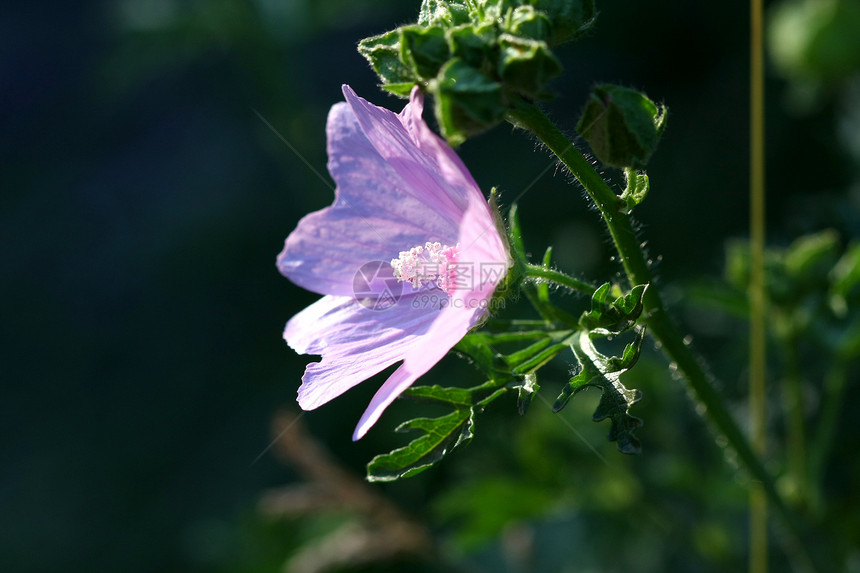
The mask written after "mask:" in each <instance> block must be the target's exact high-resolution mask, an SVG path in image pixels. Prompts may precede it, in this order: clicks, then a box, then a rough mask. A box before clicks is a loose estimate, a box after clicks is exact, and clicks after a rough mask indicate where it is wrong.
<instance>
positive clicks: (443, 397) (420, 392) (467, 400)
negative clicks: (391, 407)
mask: <svg viewBox="0 0 860 573" xmlns="http://www.w3.org/2000/svg"><path fill="white" fill-rule="evenodd" d="M498 389H499V384H498V383H497V382H494V381H492V380H490V381H489V382H485V383H484V384H481V385H480V386H474V387H472V388H456V387H446V386H439V385H438V384H434V385H433V386H412V387H410V388H407V389H406V390H404V391H403V396H404V397H406V398H414V399H416V400H418V401H421V402H429V403H437V404H451V405H453V406H457V407H465V408H471V407H472V406H473V405H474V404H478V403H480V402H481V401H482V400H484V399H485V398H487V397H488V396H492V395H493V394H494V393H495V392H496V391H497V390H498Z"/></svg>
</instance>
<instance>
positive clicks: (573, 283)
mask: <svg viewBox="0 0 860 573" xmlns="http://www.w3.org/2000/svg"><path fill="white" fill-rule="evenodd" d="M525 275H526V276H527V277H530V278H536V279H544V280H546V281H549V282H552V283H555V284H557V285H561V286H563V287H567V288H569V289H570V290H575V291H579V292H581V293H585V294H587V295H588V296H591V295H593V294H594V291H595V290H597V289H595V288H594V287H593V286H591V285H590V284H588V283H587V282H585V281H581V280H579V279H575V278H573V277H571V276H568V275H566V274H564V273H561V272H558V271H554V270H552V269H550V268H547V267H545V266H538V265H528V266H527V267H526V268H525Z"/></svg>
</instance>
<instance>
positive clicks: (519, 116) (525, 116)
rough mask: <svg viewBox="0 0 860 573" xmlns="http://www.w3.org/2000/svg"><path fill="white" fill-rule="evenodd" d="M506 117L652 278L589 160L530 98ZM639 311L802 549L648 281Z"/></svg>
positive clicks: (641, 279)
mask: <svg viewBox="0 0 860 573" xmlns="http://www.w3.org/2000/svg"><path fill="white" fill-rule="evenodd" d="M509 120H510V121H511V123H513V124H514V125H517V126H520V127H523V128H526V129H528V130H530V131H531V132H532V133H534V134H535V135H536V136H537V137H538V138H539V139H540V140H541V141H542V142H543V143H544V144H545V145H546V146H547V147H548V148H549V149H550V151H552V153H554V154H555V155H556V156H557V157H558V158H559V159H560V160H561V162H562V163H563V164H564V166H565V167H567V169H569V170H570V172H571V173H572V174H573V176H574V177H576V179H577V180H578V181H579V182H580V183H581V184H582V186H583V187H584V188H585V191H586V192H587V193H588V195H589V196H590V197H591V199H592V200H593V201H594V203H595V205H596V206H597V208H598V210H599V211H600V214H601V216H602V217H603V220H604V222H605V223H606V226H607V228H608V229H609V233H610V235H611V237H612V240H613V242H614V243H615V248H616V249H617V251H618V254H619V256H620V259H621V263H622V265H623V266H624V270H625V272H626V274H627V278H628V280H629V281H630V283H631V284H632V285H640V284H651V283H652V282H653V281H652V277H651V272H650V269H649V268H648V263H647V262H646V259H645V256H644V254H643V253H642V250H641V248H640V246H639V243H640V242H639V241H638V240H637V237H636V233H635V231H634V230H633V226H632V224H631V222H630V218H629V217H628V216H627V215H626V214H624V213H623V212H622V211H621V209H622V205H621V203H620V200H619V198H618V196H617V195H616V194H615V193H614V192H613V191H612V189H610V187H609V185H608V184H607V183H606V182H605V181H604V180H603V178H602V177H600V175H598V173H597V172H596V171H595V170H594V168H593V167H592V165H591V163H590V162H589V161H588V160H586V159H585V157H584V156H583V155H582V154H581V153H580V152H579V150H577V149H576V147H574V145H573V143H572V142H571V141H570V140H569V139H568V138H567V137H566V136H565V135H564V134H563V133H562V132H561V131H560V130H559V129H558V128H557V127H556V126H555V124H553V123H552V122H551V121H550V120H549V118H547V117H546V115H545V114H544V113H543V112H542V111H541V110H540V109H538V108H537V107H536V106H534V105H532V104H528V103H525V102H518V103H517V105H516V107H515V108H514V109H513V110H512V111H510V112H509ZM643 305H644V313H643V314H644V316H645V319H646V323H647V325H648V329H649V332H650V333H651V335H652V336H654V338H656V339H657V340H658V341H659V342H660V344H661V347H662V349H663V352H665V354H666V355H667V356H668V358H669V359H670V360H671V361H672V362H673V363H674V364H676V365H677V367H678V370H679V371H680V372H681V373H682V374H683V375H684V378H685V379H686V380H687V382H688V383H689V385H690V387H691V388H692V390H693V392H694V393H695V395H696V397H697V398H698V400H699V401H700V402H701V404H702V405H703V406H704V407H705V408H706V410H707V415H708V417H709V418H710V420H711V422H712V423H713V424H714V425H715V426H716V428H717V430H718V431H719V432H720V433H722V434H723V435H724V436H725V437H726V439H727V440H728V443H729V444H730V445H731V447H732V448H734V450H735V451H736V452H737V455H738V457H739V459H740V461H741V463H743V464H744V466H745V467H746V468H747V471H749V473H750V475H751V477H752V479H753V480H755V481H757V482H760V483H761V486H762V488H763V489H764V491H765V494H766V495H767V498H768V499H769V500H770V502H771V503H772V504H773V506H774V507H775V508H776V509H777V513H778V515H779V516H780V518H781V519H782V520H783V522H784V523H785V525H786V527H787V528H788V530H789V531H791V532H792V533H793V534H794V537H795V538H796V541H797V543H799V544H801V546H802V547H803V548H804V551H805V553H807V554H809V551H808V548H806V546H805V543H806V541H805V539H804V537H803V536H802V535H801V534H800V529H799V527H798V526H797V524H796V523H795V521H794V518H793V515H792V514H791V513H790V512H789V511H788V508H787V507H786V505H785V503H783V500H782V498H781V497H780V495H779V492H778V491H777V489H776V486H775V485H774V480H773V478H772V477H771V475H770V474H769V473H768V472H767V470H765V467H764V465H763V464H762V461H761V460H760V459H759V457H758V456H757V455H756V453H755V452H754V451H753V448H752V446H751V445H750V442H749V441H748V440H747V438H746V436H745V435H744V433H743V432H742V431H741V429H740V426H738V423H737V421H736V420H735V419H734V417H733V416H732V415H731V413H730V412H729V410H728V408H727V407H726V404H725V402H724V401H723V399H722V396H720V394H719V392H718V391H717V389H716V388H715V386H714V384H713V381H712V379H711V377H710V376H709V375H708V374H707V372H706V370H705V368H704V366H703V365H702V362H701V360H700V359H699V357H698V356H697V355H696V354H695V353H694V352H693V351H692V350H691V349H690V347H689V345H688V344H687V343H686V342H685V341H684V337H683V336H682V335H681V333H680V331H679V330H678V328H677V327H676V326H675V323H674V322H673V321H672V319H671V318H670V317H669V315H668V313H667V312H666V309H665V307H664V305H663V301H662V299H661V297H660V294H659V291H658V290H657V289H656V288H654V286H653V285H652V286H651V288H649V289H648V290H647V291H646V292H645V296H644V298H643Z"/></svg>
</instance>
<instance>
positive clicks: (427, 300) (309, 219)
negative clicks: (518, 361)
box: [278, 86, 510, 440]
mask: <svg viewBox="0 0 860 573" xmlns="http://www.w3.org/2000/svg"><path fill="white" fill-rule="evenodd" d="M343 93H344V96H345V97H346V102H345V103H344V102H341V103H338V104H336V105H334V106H333V107H332V108H331V111H330V112H329V116H328V125H327V126H326V133H327V135H328V156H329V162H328V168H329V171H330V172H331V174H332V177H334V180H335V182H336V183H337V190H336V191H335V200H334V203H333V204H332V205H331V206H330V207H326V208H325V209H322V210H320V211H317V212H315V213H311V214H310V215H307V216H306V217H304V218H303V219H302V220H301V221H299V225H298V227H297V228H296V230H295V231H293V232H292V233H291V234H290V236H289V237H287V240H286V244H285V245H284V250H283V251H282V252H281V254H280V255H279V256H278V268H279V269H280V271H281V273H283V274H284V275H285V276H286V277H288V278H289V279H290V280H292V281H293V282H294V283H296V284H297V285H299V286H301V287H304V288H306V289H308V290H311V291H314V292H318V293H320V294H323V295H325V296H324V297H323V298H322V299H320V300H318V301H317V302H315V303H314V304H312V305H310V306H309V307H307V308H306V309H304V310H303V311H301V312H300V313H298V314H297V315H295V316H294V317H293V318H292V319H291V320H290V321H289V322H288V323H287V326H286V329H285V331H284V338H285V339H286V341H287V344H289V345H290V346H291V347H292V348H293V349H294V350H295V351H296V352H298V353H300V354H318V355H321V356H322V360H321V361H320V362H313V363H311V364H309V365H308V366H307V368H306V370H305V374H304V376H303V377H302V385H301V387H300V388H299V391H298V402H299V405H300V406H301V407H302V408H303V409H305V410H312V409H314V408H316V407H318V406H320V405H322V404H325V403H326V402H328V401H329V400H331V399H333V398H335V397H337V396H339V395H341V394H343V393H344V392H346V391H347V390H349V389H350V388H352V387H353V386H355V385H356V384H358V383H359V382H362V381H364V380H366V379H368V378H370V377H371V376H373V375H375V374H377V373H379V372H381V371H382V370H384V369H385V368H387V367H389V366H391V365H393V364H395V363H397V362H402V364H400V366H399V367H398V368H397V369H396V370H395V371H394V372H393V373H392V374H391V376H390V377H389V378H388V380H386V381H385V383H384V384H383V385H382V387H380V389H379V391H377V393H376V395H375V396H374V397H373V399H372V400H371V402H370V405H369V406H368V408H367V410H366V411H365V412H364V415H362V417H361V420H360V421H359V422H358V426H357V427H356V429H355V433H354V434H353V440H357V439H359V438H361V437H362V436H364V434H365V433H366V432H367V430H368V429H369V428H370V427H371V426H372V425H373V424H374V423H375V422H376V421H377V420H378V419H379V416H380V415H381V414H382V412H383V410H384V409H385V408H386V407H387V406H388V405H389V404H390V403H391V402H392V401H393V400H394V399H395V398H397V396H398V395H400V393H401V392H403V391H404V390H405V389H406V388H408V387H409V386H410V385H411V384H412V383H413V382H415V380H416V379H418V377H420V376H421V375H422V374H424V373H425V372H427V371H428V370H429V369H430V368H432V367H433V366H434V365H435V364H436V363H437V362H439V360H441V359H442V357H443V356H445V354H446V353H447V352H448V351H449V350H450V349H451V348H452V347H453V346H454V345H455V344H457V342H459V341H460V339H461V338H463V336H465V334H466V333H467V332H468V331H469V329H471V328H472V327H474V326H475V325H476V324H478V323H479V322H480V321H481V320H482V319H483V318H484V317H485V315H486V314H487V306H488V303H489V301H490V298H491V297H492V295H493V291H494V290H495V288H496V285H498V283H499V282H500V281H501V280H502V279H503V278H504V276H505V274H506V272H507V269H508V267H509V266H510V261H509V256H508V254H507V246H506V242H505V241H504V240H503V239H502V236H501V235H500V233H499V230H498V228H497V227H496V224H495V222H494V218H493V214H492V212H491V210H490V207H489V205H488V204H487V201H486V200H485V198H484V196H483V194H482V193H481V191H480V189H479V188H478V185H477V184H476V183H475V180H474V179H472V176H471V175H470V174H469V172H468V171H467V170H466V167H465V165H463V162H462V161H460V158H459V157H457V155H456V153H454V150H453V149H451V148H450V147H449V146H448V145H447V144H446V143H445V142H444V141H443V140H442V139H441V138H439V137H438V136H437V135H436V134H434V133H433V132H432V131H431V130H430V128H429V127H428V126H427V124H426V123H424V120H423V119H422V118H421V114H422V111H423V107H424V98H423V95H422V94H421V92H420V91H419V90H418V89H417V88H415V89H413V91H412V94H411V96H410V101H409V103H408V104H407V105H406V107H404V108H403V111H402V112H400V114H395V113H393V112H391V111H388V110H387V109H383V108H380V107H377V106H375V105H373V104H371V103H370V102H368V101H366V100H364V99H362V98H360V97H358V96H357V95H355V92H353V91H352V89H351V88H350V87H349V86H344V87H343ZM368 263H371V264H370V265H368ZM368 269H371V270H374V269H375V270H378V272H375V273H369V272H368ZM357 285H359V286H358V287H357ZM367 293H370V296H365V295H366V294H367ZM374 293H382V294H379V295H378V296H376V295H374ZM383 295H384V296H383Z"/></svg>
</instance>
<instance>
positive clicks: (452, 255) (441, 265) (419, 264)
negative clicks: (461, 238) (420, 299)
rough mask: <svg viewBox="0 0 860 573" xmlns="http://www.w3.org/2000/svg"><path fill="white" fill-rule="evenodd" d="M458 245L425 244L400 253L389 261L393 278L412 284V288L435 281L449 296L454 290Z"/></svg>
mask: <svg viewBox="0 0 860 573" xmlns="http://www.w3.org/2000/svg"><path fill="white" fill-rule="evenodd" d="M459 247H460V245H459V244H458V245H456V246H454V247H449V246H448V245H443V244H442V243H438V242H436V243H431V242H429V241H428V242H427V243H425V244H424V246H423V247H422V246H421V245H418V246H417V247H412V248H411V249H409V250H408V251H400V256H399V257H398V258H396V259H391V268H392V269H394V277H395V278H396V279H397V280H398V281H400V282H409V283H412V288H416V289H417V288H420V287H422V286H424V285H425V284H426V283H428V282H431V281H436V283H437V284H438V286H439V288H441V289H442V290H443V291H445V292H446V293H448V294H451V293H452V292H453V291H454V290H455V288H456V268H455V265H454V263H455V262H456V260H457V249H458V248H459Z"/></svg>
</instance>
